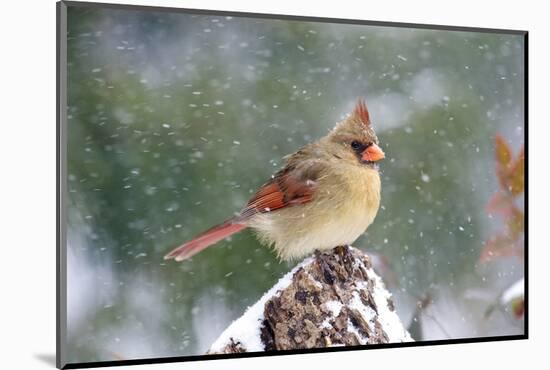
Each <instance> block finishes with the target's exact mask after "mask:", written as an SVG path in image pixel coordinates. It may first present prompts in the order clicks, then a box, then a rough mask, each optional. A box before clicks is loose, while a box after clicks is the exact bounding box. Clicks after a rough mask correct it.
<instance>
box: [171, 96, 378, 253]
mask: <svg viewBox="0 0 550 370" xmlns="http://www.w3.org/2000/svg"><path fill="white" fill-rule="evenodd" d="M384 157H385V153H384V151H383V150H382V149H381V148H380V145H379V141H378V137H377V136H376V133H375V131H374V129H373V127H372V123H371V119H370V114H369V111H368V109H367V105H366V103H365V101H364V100H363V99H358V101H357V103H356V104H355V106H354V108H353V111H352V112H351V114H348V115H347V116H346V117H345V118H344V119H343V120H341V121H340V122H338V123H337V124H336V125H335V126H334V128H333V129H332V130H330V131H329V132H328V134H327V135H326V136H324V137H322V138H320V139H318V140H317V141H314V142H312V143H309V144H306V145H305V146H303V147H302V148H300V149H299V150H298V151H297V152H295V153H293V154H290V155H287V156H285V157H284V159H285V160H286V162H285V164H284V166H283V167H282V168H281V169H280V170H279V171H278V172H277V173H275V174H274V175H273V176H271V178H270V179H269V181H267V182H266V183H265V184H263V185H262V186H261V187H260V188H259V190H258V191H257V192H256V193H255V194H254V195H253V196H252V197H251V198H250V200H249V201H248V203H247V204H246V205H245V206H244V208H242V210H241V211H240V212H239V213H238V214H236V215H234V216H233V217H231V218H229V219H227V220H226V221H224V222H222V223H221V224H219V225H216V226H214V227H212V228H210V229H208V230H206V231H204V232H203V233H201V234H199V235H197V236H196V237H195V238H193V239H192V240H190V241H188V242H186V243H185V244H183V245H181V246H179V247H177V248H175V249H173V250H172V251H171V252H169V253H168V254H166V255H165V256H164V258H165V259H166V260H169V259H174V260H175V261H183V260H186V259H189V258H190V257H192V256H194V255H195V254H197V253H199V252H200V251H202V250H204V249H205V248H207V247H209V246H211V245H213V244H215V243H217V242H219V241H220V240H223V239H225V238H227V237H229V236H231V235H233V234H235V233H237V232H239V231H241V230H243V229H245V228H251V229H253V230H254V232H255V233H256V235H257V237H258V239H259V240H260V242H261V243H262V244H265V245H268V246H270V247H271V248H273V249H274V251H275V253H276V254H277V257H278V258H279V259H280V260H283V261H291V260H294V259H297V258H302V257H305V256H307V255H310V254H311V253H313V252H315V251H316V250H318V251H324V250H328V249H332V248H335V247H338V246H345V245H351V244H352V243H353V242H354V241H355V240H356V239H357V238H359V236H361V235H362V234H363V233H364V232H365V231H366V230H367V228H368V227H369V226H370V225H371V224H372V222H373V221H374V219H375V217H376V214H377V212H378V209H379V207H380V197H381V180H380V173H379V165H378V162H379V161H380V160H382V159H383V158H384Z"/></svg>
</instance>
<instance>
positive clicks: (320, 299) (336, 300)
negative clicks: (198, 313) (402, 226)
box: [208, 247, 412, 353]
mask: <svg viewBox="0 0 550 370" xmlns="http://www.w3.org/2000/svg"><path fill="white" fill-rule="evenodd" d="M409 341H412V339H411V337H410V335H409V333H408V332H407V330H406V329H405V328H404V327H403V324H402V323H401V320H400V319H399V317H398V316H397V314H396V313H395V308H394V304H393V301H392V300H391V294H390V293H389V292H388V291H387V290H386V288H385V287H384V283H383V282H382V280H381V279H380V277H379V276H378V275H377V274H376V273H375V272H374V270H373V269H372V264H371V261H370V258H369V257H368V256H366V255H365V254H363V253H362V252H361V251H359V250H358V249H355V248H353V247H336V248H334V249H333V250H331V251H328V252H324V253H320V252H317V253H315V255H314V256H313V257H309V258H306V259H305V260H304V261H302V262H301V263H300V264H299V265H298V266H296V267H295V268H294V269H293V270H292V271H290V272H289V273H288V274H286V275H285V276H284V277H283V278H281V279H280V280H279V282H278V283H277V284H276V285H275V286H274V287H273V288H271V289H270V290H269V291H268V292H267V293H265V294H264V296H263V297H262V298H261V299H260V300H259V301H258V302H256V303H255V304H254V305H253V306H251V307H249V308H248V310H247V311H246V312H245V313H244V315H243V316H241V317H240V318H239V319H237V320H236V321H234V322H233V323H232V324H231V325H230V326H229V327H228V328H227V329H226V330H225V331H224V332H223V333H222V334H221V336H220V337H219V338H218V339H217V340H216V341H215V342H214V344H213V345H212V347H211V348H210V350H209V351H208V353H236V352H257V351H272V350H288V349H303V348H319V347H330V346H353V345H359V344H376V343H390V342H391V343H395V342H409Z"/></svg>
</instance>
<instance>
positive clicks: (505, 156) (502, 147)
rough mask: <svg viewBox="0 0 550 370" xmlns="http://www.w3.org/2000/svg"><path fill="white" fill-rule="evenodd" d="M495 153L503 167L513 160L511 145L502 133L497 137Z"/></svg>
mask: <svg viewBox="0 0 550 370" xmlns="http://www.w3.org/2000/svg"><path fill="white" fill-rule="evenodd" d="M495 154H496V160H497V163H498V164H499V165H500V166H502V167H506V166H508V164H509V163H510V161H511V160H512V151H511V150H510V146H509V145H508V144H507V143H506V141H505V140H504V138H503V137H502V136H501V135H497V136H496V137H495Z"/></svg>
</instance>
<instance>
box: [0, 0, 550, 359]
mask: <svg viewBox="0 0 550 370" xmlns="http://www.w3.org/2000/svg"><path fill="white" fill-rule="evenodd" d="M113 2H119V3H122V2H124V1H113ZM126 2H131V3H141V4H149V5H171V6H180V7H183V6H185V7H190V8H192V7H196V8H210V9H232V10H243V11H254V12H274V13H286V14H299V15H315V16H325V17H341V18H345V17H348V18H362V19H371V20H383V21H390V20H392V21H406V22H418V23H432V24H450V25H463V26H466V25H468V26H485V27H499V28H516V29H528V30H529V31H531V34H530V45H529V49H530V50H531V54H530V82H531V89H530V113H531V114H530V128H529V130H530V140H531V141H530V163H529V170H530V173H531V176H530V199H531V202H530V206H531V208H530V211H531V213H530V235H529V236H530V237H529V241H530V267H529V270H530V280H529V287H530V297H529V298H530V302H529V304H530V307H529V308H530V312H529V313H530V323H531V325H530V336H531V338H532V339H530V340H529V341H514V342H496V343H484V344H467V345H446V346H437V347H415V348H401V349H388V350H369V351H352V352H345V353H343V352H342V353H323V354H321V353H319V354H313V355H293V356H282V357H281V356H278V357H260V358H250V359H240V360H224V361H203V362H192V363H174V364H163V365H147V366H140V367H132V369H138V368H139V369H179V370H185V369H203V370H206V369H245V370H246V369H257V368H261V369H271V368H278V369H284V368H313V367H315V368H317V369H334V368H342V367H343V366H346V364H358V363H359V364H360V363H368V365H369V367H371V368H375V367H376V366H386V367H387V364H388V361H391V363H392V364H393V365H394V366H395V367H398V366H400V365H401V367H407V368H411V367H412V368H421V369H440V368H441V365H442V364H444V365H445V368H446V369H461V370H463V369H465V368H483V367H486V368H489V367H490V368H492V369H520V368H524V367H526V366H527V367H528V366H529V364H535V363H537V362H538V361H537V360H542V359H543V350H544V349H545V347H547V340H546V336H547V335H546V332H547V330H548V328H549V327H550V325H549V315H548V314H547V312H546V310H545V307H548V305H549V298H548V294H546V291H545V284H546V281H548V276H547V274H546V272H547V270H548V268H547V266H546V265H547V263H548V262H547V261H549V260H550V255H549V251H550V248H548V245H549V243H548V232H547V231H546V230H547V222H548V221H547V213H548V212H547V208H548V207H550V202H549V199H548V189H549V188H550V184H549V182H548V180H549V176H550V175H549V173H548V171H547V170H545V169H547V166H548V157H549V153H548V144H547V141H548V138H549V137H550V118H548V112H547V107H548V100H549V99H550V96H549V94H548V86H550V81H549V78H548V77H549V68H548V60H550V55H549V45H550V42H549V37H548V36H549V33H550V32H549V25H550V23H549V22H548V20H547V15H548V12H547V11H546V10H545V9H546V6H545V3H544V2H542V1H539V2H534V1H531V2H527V1H524V2H519V3H518V2H507V3H505V2H502V1H496V0H494V1H483V2H481V1H477V0H476V1H472V0H463V1H454V2H441V1H434V0H432V1H423V0H418V1H405V0H402V1H392V2H387V1H386V2H385V1H369V2H364V1H361V2H359V1H352V0H340V1H337V2H331V1H312V0H308V1H305V0H303V1H294V0H279V1H265V2H258V1H252V0H246V1H245V0H232V1H231V2H227V1H223V0H200V1H199V0H194V1H183V0H171V1H168V0H166V1H160V0H157V1H153V0H149V1H146V0H142V1H134V0H127V1H126ZM535 4H536V5H535ZM1 14H2V16H1V21H0V27H1V32H0V35H1V38H2V40H1V41H2V42H1V44H0V45H2V58H1V69H0V70H1V71H2V89H1V91H2V105H1V109H2V135H1V138H2V143H1V145H0V158H1V167H0V168H1V169H2V181H1V185H0V186H1V188H0V193H1V194H2V203H1V204H2V206H1V212H0V215H1V225H2V236H3V238H2V259H1V261H2V266H1V268H0V273H1V276H0V282H1V283H0V284H1V286H0V288H1V289H0V291H1V292H2V306H1V310H2V311H1V312H0V320H1V327H2V331H1V332H2V339H3V343H2V356H1V361H2V368H7V369H18V368H24V369H47V368H50V369H51V368H53V358H54V353H55V4H54V1H53V0H27V1H9V2H5V3H3V4H2V13H1ZM28 271H33V272H34V273H33V275H24V274H23V272H25V273H26V272H28Z"/></svg>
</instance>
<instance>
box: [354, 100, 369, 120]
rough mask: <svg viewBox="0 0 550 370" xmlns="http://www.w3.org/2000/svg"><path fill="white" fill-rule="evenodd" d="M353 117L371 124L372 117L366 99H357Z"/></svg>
mask: <svg viewBox="0 0 550 370" xmlns="http://www.w3.org/2000/svg"><path fill="white" fill-rule="evenodd" d="M352 117H353V118H355V119H356V120H358V121H359V122H361V123H362V124H364V125H365V126H370V117H369V111H368V109H367V105H366V104H365V100H364V99H359V100H357V103H356V104H355V108H354V109H353V113H352Z"/></svg>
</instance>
